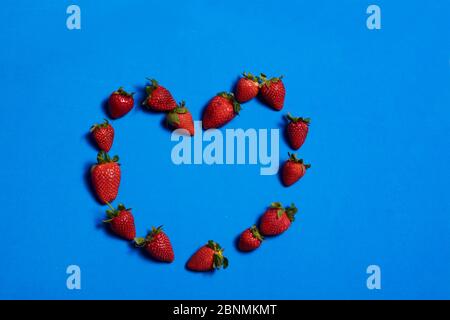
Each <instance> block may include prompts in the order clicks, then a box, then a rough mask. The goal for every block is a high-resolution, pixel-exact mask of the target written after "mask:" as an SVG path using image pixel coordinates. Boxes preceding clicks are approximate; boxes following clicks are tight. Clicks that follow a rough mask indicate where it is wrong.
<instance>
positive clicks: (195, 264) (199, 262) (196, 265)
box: [187, 246, 214, 271]
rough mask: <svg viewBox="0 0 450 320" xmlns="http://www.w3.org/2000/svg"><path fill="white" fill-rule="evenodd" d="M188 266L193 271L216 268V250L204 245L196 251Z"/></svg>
mask: <svg viewBox="0 0 450 320" xmlns="http://www.w3.org/2000/svg"><path fill="white" fill-rule="evenodd" d="M187 268H188V269H190V270H192V271H212V270H214V250H213V249H211V248H209V247H208V246H203V247H201V248H200V249H198V250H197V252H195V253H194V255H193V256H192V257H191V258H190V259H189V261H188V263H187Z"/></svg>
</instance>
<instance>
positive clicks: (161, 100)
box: [143, 79, 177, 111]
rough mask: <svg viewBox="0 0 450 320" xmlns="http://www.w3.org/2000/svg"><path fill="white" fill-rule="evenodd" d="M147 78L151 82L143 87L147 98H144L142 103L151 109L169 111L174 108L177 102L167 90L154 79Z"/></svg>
mask: <svg viewBox="0 0 450 320" xmlns="http://www.w3.org/2000/svg"><path fill="white" fill-rule="evenodd" d="M148 80H149V81H150V82H151V84H150V85H149V86H147V87H146V88H145V91H146V92H147V98H145V101H144V103H143V105H144V106H146V107H147V108H149V109H150V110H153V111H170V110H173V109H175V108H176V106H177V103H176V101H175V99H174V98H173V97H172V94H171V93H170V92H169V90H167V89H166V88H164V87H163V86H161V85H159V84H158V82H157V81H156V80H154V79H148Z"/></svg>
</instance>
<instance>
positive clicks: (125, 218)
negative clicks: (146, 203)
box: [110, 210, 136, 240]
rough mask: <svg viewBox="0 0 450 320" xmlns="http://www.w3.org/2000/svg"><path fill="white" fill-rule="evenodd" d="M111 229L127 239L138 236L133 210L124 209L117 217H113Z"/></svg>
mask: <svg viewBox="0 0 450 320" xmlns="http://www.w3.org/2000/svg"><path fill="white" fill-rule="evenodd" d="M110 224H111V230H112V231H113V232H114V233H115V234H117V235H118V236H119V237H122V238H124V239H126V240H133V239H134V238H135V237H136V228H135V225H134V217H133V214H132V213H131V211H129V210H122V211H120V212H119V215H118V216H117V217H114V218H112V219H111V222H110Z"/></svg>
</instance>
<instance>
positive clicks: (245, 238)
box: [238, 228, 261, 252]
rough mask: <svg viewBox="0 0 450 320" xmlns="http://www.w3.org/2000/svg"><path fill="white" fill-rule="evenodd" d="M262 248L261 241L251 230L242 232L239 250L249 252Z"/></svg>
mask: <svg viewBox="0 0 450 320" xmlns="http://www.w3.org/2000/svg"><path fill="white" fill-rule="evenodd" d="M259 246H261V240H259V239H257V238H255V236H254V235H253V233H252V231H251V230H250V228H248V229H247V230H245V231H244V232H242V234H241V236H240V238H239V244H238V247H239V250H241V251H245V252H249V251H253V250H255V249H257V248H259Z"/></svg>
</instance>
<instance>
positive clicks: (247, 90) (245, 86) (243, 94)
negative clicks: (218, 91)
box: [234, 77, 259, 103]
mask: <svg viewBox="0 0 450 320" xmlns="http://www.w3.org/2000/svg"><path fill="white" fill-rule="evenodd" d="M258 92H259V83H258V82H257V81H254V80H251V79H248V78H245V77H244V78H240V79H239V80H238V82H237V84H236V88H235V91H234V95H235V97H236V100H237V101H238V102H239V103H245V102H247V101H250V100H252V99H253V98H255V97H256V96H257V95H258Z"/></svg>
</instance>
